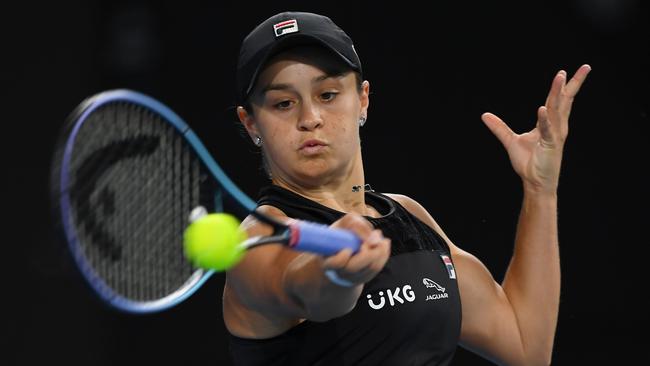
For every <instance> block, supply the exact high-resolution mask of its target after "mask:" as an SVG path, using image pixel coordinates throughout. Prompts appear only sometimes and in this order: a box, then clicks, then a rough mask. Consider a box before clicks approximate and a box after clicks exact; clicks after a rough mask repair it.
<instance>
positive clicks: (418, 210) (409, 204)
mask: <svg viewBox="0 0 650 366" xmlns="http://www.w3.org/2000/svg"><path fill="white" fill-rule="evenodd" d="M385 195H387V196H388V197H390V198H392V199H394V200H395V201H397V202H399V204H400V205H402V206H404V208H406V210H407V211H408V212H410V213H411V214H412V215H414V216H415V217H417V218H418V219H420V221H422V222H424V223H425V224H427V225H429V226H430V227H431V228H432V229H433V230H435V231H436V232H437V233H438V234H440V236H442V238H443V239H445V241H446V242H447V245H449V248H450V250H451V252H452V253H451V254H452V256H453V255H454V254H459V251H460V249H458V247H456V246H455V245H454V243H453V242H452V241H451V240H450V239H449V237H447V234H445V232H444V231H443V230H442V228H441V227H440V225H438V222H437V221H436V220H435V219H434V218H433V216H431V214H430V213H429V211H427V209H425V208H424V206H422V205H421V204H420V203H419V202H418V201H416V200H414V199H413V198H411V197H409V196H406V195H403V194H397V193H385Z"/></svg>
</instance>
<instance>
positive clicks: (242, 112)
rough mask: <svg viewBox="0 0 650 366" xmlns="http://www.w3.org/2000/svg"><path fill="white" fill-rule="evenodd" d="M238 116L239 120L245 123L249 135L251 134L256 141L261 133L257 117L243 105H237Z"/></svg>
mask: <svg viewBox="0 0 650 366" xmlns="http://www.w3.org/2000/svg"><path fill="white" fill-rule="evenodd" d="M237 117H239V122H241V124H242V125H244V128H245V129H246V131H247V132H248V136H250V138H251V140H253V141H255V138H257V137H258V136H259V135H260V134H259V131H257V126H256V125H255V118H253V116H252V115H251V114H249V113H248V111H247V110H246V108H244V107H242V106H239V107H237Z"/></svg>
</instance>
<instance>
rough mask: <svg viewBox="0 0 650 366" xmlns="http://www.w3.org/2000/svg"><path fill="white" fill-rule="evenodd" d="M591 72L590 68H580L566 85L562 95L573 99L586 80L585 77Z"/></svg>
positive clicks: (584, 66)
mask: <svg viewBox="0 0 650 366" xmlns="http://www.w3.org/2000/svg"><path fill="white" fill-rule="evenodd" d="M590 71H591V66H590V65H587V64H584V65H582V66H580V68H579V69H578V71H576V73H575V74H574V75H573V77H572V78H571V80H569V82H568V83H567V85H566V87H565V88H564V93H565V94H566V95H567V96H568V97H570V98H573V97H575V96H576V94H578V91H580V87H581V86H582V84H583V83H584V82H585V80H586V79H587V75H588V74H589V72H590Z"/></svg>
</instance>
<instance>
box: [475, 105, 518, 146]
mask: <svg viewBox="0 0 650 366" xmlns="http://www.w3.org/2000/svg"><path fill="white" fill-rule="evenodd" d="M481 119H482V120H483V123H485V125H486V126H487V127H488V128H489V129H490V131H492V133H493V134H494V136H496V137H497V139H499V141H501V143H502V144H503V146H505V147H506V148H507V147H508V144H509V142H510V140H511V139H512V136H514V134H515V133H514V132H512V130H511V129H510V127H508V125H506V123H505V122H503V120H502V119H501V118H499V117H497V116H495V115H494V114H492V113H483V115H481Z"/></svg>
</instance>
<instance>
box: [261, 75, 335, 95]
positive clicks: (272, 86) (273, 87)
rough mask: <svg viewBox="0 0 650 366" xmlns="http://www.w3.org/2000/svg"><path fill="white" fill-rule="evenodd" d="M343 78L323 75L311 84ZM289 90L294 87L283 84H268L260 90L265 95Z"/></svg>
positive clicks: (314, 79)
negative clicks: (275, 91)
mask: <svg viewBox="0 0 650 366" xmlns="http://www.w3.org/2000/svg"><path fill="white" fill-rule="evenodd" d="M342 77H343V74H335V75H328V74H323V75H321V76H317V77H315V78H313V79H312V80H311V83H312V84H318V83H320V82H322V81H324V80H327V79H338V78H342ZM289 89H292V86H291V85H290V84H282V83H279V84H268V85H267V86H265V87H264V88H262V90H260V94H261V95H264V94H266V93H267V92H269V91H271V90H289Z"/></svg>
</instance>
